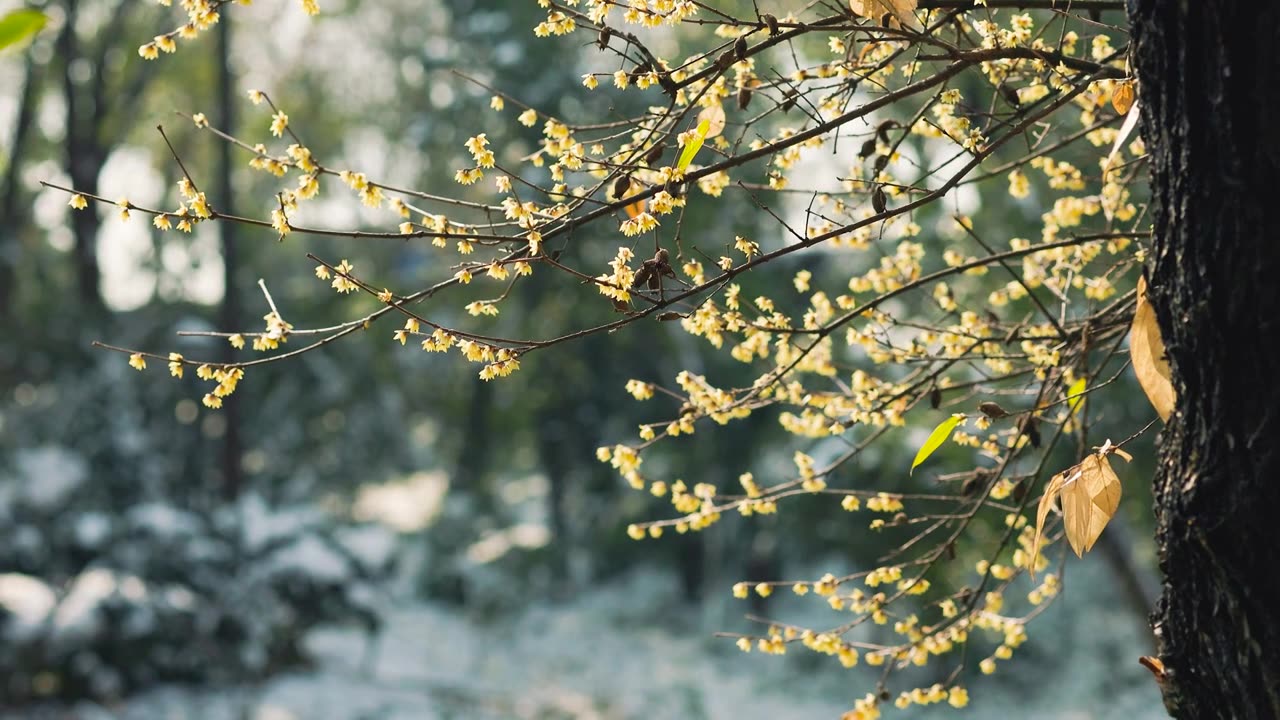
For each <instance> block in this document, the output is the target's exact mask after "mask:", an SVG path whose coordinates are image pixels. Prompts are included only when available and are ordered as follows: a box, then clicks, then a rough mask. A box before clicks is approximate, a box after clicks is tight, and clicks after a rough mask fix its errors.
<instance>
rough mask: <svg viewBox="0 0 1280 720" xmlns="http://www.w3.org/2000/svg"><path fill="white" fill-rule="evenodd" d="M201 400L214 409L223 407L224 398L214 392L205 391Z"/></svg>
mask: <svg viewBox="0 0 1280 720" xmlns="http://www.w3.org/2000/svg"><path fill="white" fill-rule="evenodd" d="M200 402H202V403H204V406H205V407H207V408H213V409H214V410H217V409H218V408H220V407H222V398H221V397H219V396H217V395H214V394H213V393H205V394H204V397H203V398H201V400H200Z"/></svg>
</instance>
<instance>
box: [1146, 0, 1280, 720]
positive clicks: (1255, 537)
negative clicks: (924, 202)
mask: <svg viewBox="0 0 1280 720" xmlns="http://www.w3.org/2000/svg"><path fill="white" fill-rule="evenodd" d="M1129 10H1130V15H1131V20H1132V31H1133V37H1134V41H1135V47H1136V53H1135V56H1134V61H1135V67H1136V69H1137V73H1138V79H1139V82H1140V88H1141V89H1140V92H1139V101H1140V102H1141V104H1142V120H1143V126H1144V137H1145V139H1146V143H1147V148H1148V150H1149V151H1150V153H1151V170H1152V196H1153V200H1154V207H1153V210H1154V215H1153V220H1154V224H1155V226H1154V230H1155V241H1154V252H1153V253H1152V257H1151V261H1150V265H1149V267H1148V280H1149V281H1150V285H1151V293H1150V294H1151V300H1152V304H1153V306H1154V308H1155V310H1156V315H1157V317H1158V319H1159V323H1160V327H1161V331H1162V333H1163V336H1164V340H1165V345H1166V348H1167V351H1168V356H1169V361H1170V364H1171V366H1172V371H1173V381H1174V387H1175V389H1176V390H1177V393H1178V402H1177V408H1176V410H1175V413H1174V416H1173V417H1171V418H1170V422H1169V424H1168V425H1167V427H1166V428H1165V430H1164V437H1163V442H1162V449H1161V457H1160V463H1159V468H1158V470H1157V474H1156V479H1155V498H1156V500H1155V503H1156V508H1155V510H1156V518H1157V523H1158V527H1157V544H1158V547H1159V551H1160V568H1161V571H1162V573H1163V575H1164V587H1163V597H1162V598H1161V602H1160V604H1159V606H1158V608H1157V610H1156V612H1155V614H1154V616H1153V621H1154V625H1155V631H1156V635H1157V639H1158V643H1159V653H1160V659H1161V661H1162V662H1163V664H1164V666H1165V669H1166V675H1165V678H1164V682H1163V683H1162V689H1163V691H1164V698H1165V705H1166V706H1167V707H1168V709H1169V712H1170V713H1171V714H1172V715H1173V716H1174V717H1178V718H1197V719H1202V718H1235V719H1249V718H1259V719H1261V718H1280V577H1278V576H1277V570H1278V569H1280V539H1277V536H1276V528H1277V526H1278V525H1280V450H1278V449H1277V448H1280V442H1278V441H1277V433H1280V383H1278V382H1277V381H1276V376H1275V373H1276V368H1277V367H1280V360H1278V359H1277V352H1278V351H1280V323H1277V320H1276V313H1277V311H1280V212H1277V211H1276V208H1275V205H1276V199H1275V189H1274V188H1275V185H1274V183H1275V182H1276V180H1277V178H1280V124H1277V123H1276V121H1275V114H1276V111H1277V110H1280V83H1277V78H1278V77H1280V73H1277V70H1278V69H1280V4H1277V3H1270V2H1263V3H1246V2H1236V1H1235V0H1130V4H1129Z"/></svg>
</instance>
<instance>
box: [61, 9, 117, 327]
mask: <svg viewBox="0 0 1280 720" xmlns="http://www.w3.org/2000/svg"><path fill="white" fill-rule="evenodd" d="M63 9H64V11H65V13H66V14H65V16H64V17H63V26H62V30H61V32H60V34H59V36H58V56H59V57H61V58H62V62H63V66H62V67H63V74H62V88H63V95H64V100H65V103H66V138H65V143H66V146H65V150H66V170H67V174H68V175H69V176H70V177H71V186H72V187H74V188H75V189H77V190H82V191H85V192H91V193H97V191H98V174H99V172H100V171H101V170H102V164H103V163H104V162H106V152H105V150H104V148H102V147H101V145H100V144H99V143H98V142H97V136H98V128H99V127H101V125H102V112H103V108H102V107H101V106H100V105H99V104H98V103H96V102H94V100H96V99H99V98H97V97H94V96H96V95H97V93H93V95H92V96H89V97H86V95H85V88H84V87H82V86H83V85H84V84H85V81H86V80H85V79H84V78H77V77H76V75H77V74H78V73H80V72H87V73H90V74H91V75H92V76H93V77H91V78H89V80H91V81H92V82H94V83H101V81H102V77H101V70H102V67H101V66H98V67H93V66H91V65H89V64H88V62H87V60H86V59H85V58H84V57H82V56H81V52H80V39H79V37H78V36H77V34H76V20H77V18H78V11H79V9H80V0H66V1H65V2H64V3H63ZM101 225H102V221H101V218H99V216H98V210H97V205H96V204H91V205H90V206H89V207H88V208H85V209H84V210H82V211H80V212H75V213H72V214H71V232H72V236H73V237H74V238H75V250H74V257H75V267H76V272H75V275H76V288H77V293H78V300H79V304H80V308H81V311H82V312H85V313H95V314H96V313H98V312H100V311H101V310H102V294H101V293H100V292H99V289H98V288H99V285H100V278H99V275H98V257H97V254H96V253H97V249H96V244H97V237H98V228H99V227H100V226H101Z"/></svg>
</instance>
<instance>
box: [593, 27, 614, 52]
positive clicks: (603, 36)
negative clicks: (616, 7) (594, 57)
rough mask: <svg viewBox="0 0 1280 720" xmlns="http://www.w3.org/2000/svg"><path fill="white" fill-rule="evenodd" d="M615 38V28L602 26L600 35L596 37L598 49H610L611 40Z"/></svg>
mask: <svg viewBox="0 0 1280 720" xmlns="http://www.w3.org/2000/svg"><path fill="white" fill-rule="evenodd" d="M611 37H613V28H611V27H609V26H608V25H601V26H600V34H599V35H597V36H596V47H598V48H600V49H601V50H604V49H605V48H607V47H609V38H611Z"/></svg>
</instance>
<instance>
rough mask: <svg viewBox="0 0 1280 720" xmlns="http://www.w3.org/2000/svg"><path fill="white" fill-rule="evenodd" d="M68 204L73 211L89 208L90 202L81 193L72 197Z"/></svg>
mask: <svg viewBox="0 0 1280 720" xmlns="http://www.w3.org/2000/svg"><path fill="white" fill-rule="evenodd" d="M67 204H68V205H70V206H71V208H72V209H73V210H83V209H85V208H87V207H89V201H88V200H86V199H85V197H84V196H83V195H81V194H79V193H76V194H75V195H72V196H71V199H70V200H68V201H67Z"/></svg>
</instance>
